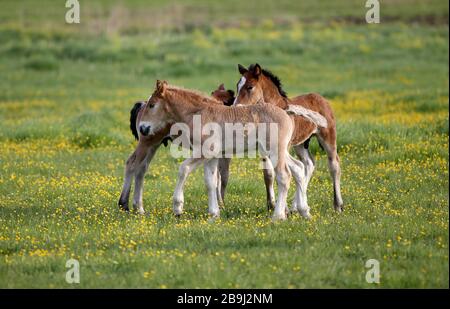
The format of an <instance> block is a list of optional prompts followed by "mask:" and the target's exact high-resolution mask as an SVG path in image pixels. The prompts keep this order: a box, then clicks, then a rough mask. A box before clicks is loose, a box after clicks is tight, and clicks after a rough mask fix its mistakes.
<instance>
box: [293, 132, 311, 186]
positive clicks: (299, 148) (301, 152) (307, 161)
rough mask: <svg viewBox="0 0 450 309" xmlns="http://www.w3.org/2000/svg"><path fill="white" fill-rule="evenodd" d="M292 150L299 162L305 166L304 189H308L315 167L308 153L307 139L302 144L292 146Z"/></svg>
mask: <svg viewBox="0 0 450 309" xmlns="http://www.w3.org/2000/svg"><path fill="white" fill-rule="evenodd" d="M294 150H295V153H296V154H297V156H298V158H299V159H300V161H301V162H302V163H303V165H304V166H305V176H306V187H308V184H309V181H310V180H311V177H312V175H313V172H314V167H315V161H314V157H313V156H312V154H311V152H310V151H309V139H308V140H307V141H305V142H304V143H303V144H300V145H296V146H294Z"/></svg>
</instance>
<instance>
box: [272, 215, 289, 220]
mask: <svg viewBox="0 0 450 309" xmlns="http://www.w3.org/2000/svg"><path fill="white" fill-rule="evenodd" d="M286 219H287V218H286V214H285V213H284V214H274V215H273V216H272V221H273V222H278V221H284V220H286Z"/></svg>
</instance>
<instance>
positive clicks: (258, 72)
mask: <svg viewBox="0 0 450 309" xmlns="http://www.w3.org/2000/svg"><path fill="white" fill-rule="evenodd" d="M261 72H262V69H261V66H260V65H259V64H255V66H254V67H253V72H252V73H253V75H255V77H259V75H261Z"/></svg>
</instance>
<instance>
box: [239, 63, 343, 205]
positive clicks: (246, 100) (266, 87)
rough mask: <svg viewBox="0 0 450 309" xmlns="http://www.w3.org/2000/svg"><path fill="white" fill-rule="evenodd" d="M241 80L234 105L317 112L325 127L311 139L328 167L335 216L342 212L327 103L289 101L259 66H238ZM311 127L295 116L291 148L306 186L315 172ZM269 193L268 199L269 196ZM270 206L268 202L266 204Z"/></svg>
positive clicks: (316, 98)
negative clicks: (323, 153)
mask: <svg viewBox="0 0 450 309" xmlns="http://www.w3.org/2000/svg"><path fill="white" fill-rule="evenodd" d="M238 69H239V73H241V75H242V77H241V79H240V80H239V82H238V84H237V88H238V89H237V95H236V99H235V101H234V104H235V105H237V104H244V105H246V104H257V103H261V102H267V103H269V104H274V105H276V106H278V107H280V108H282V109H287V108H288V104H289V105H298V106H301V107H304V108H307V109H309V110H312V111H315V112H318V113H319V114H321V115H322V116H323V117H325V119H326V120H327V124H328V125H327V126H326V127H319V128H318V130H317V131H316V132H314V135H315V136H316V137H317V139H318V141H319V144H320V146H321V147H322V148H323V149H324V150H325V151H326V153H327V156H328V167H329V169H330V173H331V177H332V180H333V189H334V209H335V210H336V211H338V212H341V211H342V210H343V201H342V196H341V185H340V178H341V168H340V163H339V156H338V154H337V146H336V121H335V118H334V115H333V111H332V110H331V107H330V104H329V103H328V101H327V100H326V99H325V98H324V97H322V96H321V95H319V94H316V93H310V94H305V95H301V96H298V97H294V98H292V99H289V98H288V97H287V95H286V93H285V92H284V91H283V89H282V87H281V82H280V80H279V79H278V78H277V77H276V76H275V75H273V74H272V73H271V72H270V71H267V70H264V69H262V68H261V67H260V65H259V64H252V65H250V66H249V68H248V69H247V68H245V67H243V66H242V65H240V64H239V65H238ZM313 129H314V128H313V124H312V123H311V122H310V121H308V120H306V119H305V118H304V117H300V116H295V132H294V136H293V138H292V141H291V144H292V145H294V150H295V152H296V153H297V155H298V157H299V158H300V160H301V161H302V162H303V164H304V165H305V168H306V177H307V182H308V183H309V180H310V179H311V176H312V173H313V171H314V164H315V162H314V158H313V156H312V155H311V153H310V152H309V149H308V146H309V136H308V137H306V136H305V133H307V132H310V131H311V130H313ZM265 181H266V187H267V185H269V187H270V186H271V185H273V176H271V175H265ZM269 191H270V189H268V195H271V194H270V193H271V192H269ZM268 202H269V203H270V201H269V200H268Z"/></svg>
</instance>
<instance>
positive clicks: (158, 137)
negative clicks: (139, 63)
mask: <svg viewBox="0 0 450 309" xmlns="http://www.w3.org/2000/svg"><path fill="white" fill-rule="evenodd" d="M212 96H213V97H214V98H215V99H217V100H218V101H219V103H220V102H222V104H224V105H227V106H230V105H232V104H233V100H234V92H233V91H232V90H225V88H224V86H223V84H222V85H220V86H219V88H218V89H216V90H215V91H213V93H212ZM214 102H215V103H216V101H214ZM219 103H217V104H219ZM145 104H146V102H144V101H140V102H137V103H136V104H135V105H134V107H133V108H132V109H131V112H130V129H131V132H132V133H133V135H134V137H135V138H136V140H138V144H137V146H136V149H135V150H134V151H133V153H132V154H131V155H130V156H129V157H128V159H127V161H126V164H125V176H124V183H123V188H122V193H121V194H120V198H119V203H118V204H119V207H120V208H121V209H122V210H126V211H128V210H129V206H128V203H129V199H130V192H131V185H132V181H133V177H134V187H135V188H134V197H133V209H134V210H135V211H137V212H139V213H141V214H142V213H144V207H143V202H142V195H143V183H144V176H145V173H146V172H147V169H148V166H149V164H150V162H151V161H152V159H153V156H154V155H155V153H156V151H157V150H158V148H159V147H160V146H161V144H165V145H167V139H168V138H170V137H169V133H170V127H171V126H170V125H167V126H166V127H164V128H163V129H161V130H160V131H159V132H158V133H156V134H154V135H150V136H144V135H142V134H139V132H138V130H137V124H138V123H139V121H140V118H141V116H142V112H143V107H144V106H145ZM230 160H231V159H229V158H221V159H219V174H220V192H218V195H220V197H221V199H222V204H223V199H224V197H225V192H226V187H227V184H228V176H229V166H230Z"/></svg>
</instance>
